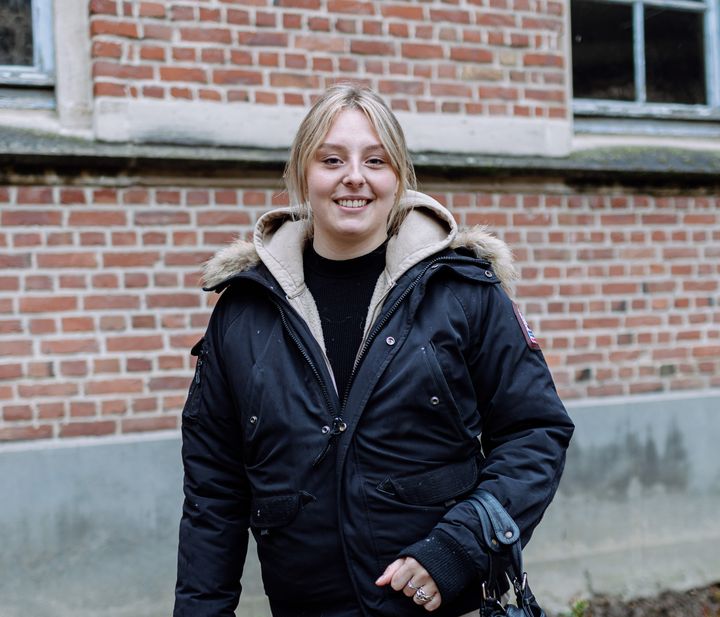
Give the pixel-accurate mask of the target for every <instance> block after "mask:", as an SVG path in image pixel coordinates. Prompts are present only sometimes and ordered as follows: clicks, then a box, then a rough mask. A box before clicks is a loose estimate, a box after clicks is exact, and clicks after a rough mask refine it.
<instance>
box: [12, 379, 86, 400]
mask: <svg viewBox="0 0 720 617" xmlns="http://www.w3.org/2000/svg"><path fill="white" fill-rule="evenodd" d="M77 391H78V387H77V384H74V383H57V382H52V383H44V384H43V383H39V384H20V385H19V386H18V394H19V395H20V396H21V397H22V398H34V397H36V396H55V397H60V396H73V395H75V394H77Z"/></svg>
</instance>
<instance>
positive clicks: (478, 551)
mask: <svg viewBox="0 0 720 617" xmlns="http://www.w3.org/2000/svg"><path fill="white" fill-rule="evenodd" d="M463 305H464V306H465V307H468V306H471V305H470V303H463ZM466 315H467V316H468V322H469V328H470V330H469V331H470V337H471V339H472V340H471V342H470V349H469V354H468V358H467V361H468V366H469V368H470V371H471V374H472V376H473V380H474V387H475V391H476V396H477V399H478V410H479V412H480V414H481V416H482V434H481V443H482V450H483V455H484V462H483V465H482V469H481V472H480V477H479V483H478V486H477V488H478V489H480V490H485V491H488V492H489V493H491V494H492V495H493V496H494V497H495V498H496V499H497V500H498V501H499V502H500V504H501V505H502V506H503V507H504V508H505V510H506V511H507V513H508V514H509V515H510V517H511V518H512V519H513V520H514V521H515V522H516V523H517V526H518V528H519V530H520V538H521V542H522V544H523V546H524V545H525V544H526V543H527V541H528V540H529V539H530V536H531V535H532V532H533V529H534V528H535V527H536V525H537V524H538V523H539V522H540V519H541V518H542V516H543V514H544V512H545V509H546V508H547V507H548V505H549V504H550V502H551V500H552V498H553V496H554V494H555V491H556V489H557V486H558V483H559V481H560V476H561V474H562V470H563V467H564V464H565V451H566V449H567V447H568V444H569V441H570V437H571V436H572V432H573V428H574V427H573V423H572V421H571V420H570V418H569V417H568V415H567V412H566V411H565V407H564V406H563V404H562V402H561V401H560V398H559V397H558V394H557V391H556V389H555V385H554V383H553V380H552V377H551V375H550V371H549V369H548V367H547V365H546V363H545V359H544V357H543V355H542V352H541V351H540V348H539V346H538V345H537V342H536V341H535V338H534V336H533V334H532V331H530V329H529V328H528V327H527V324H526V323H525V322H524V319H523V317H522V316H521V315H520V313H519V311H518V310H517V307H515V306H514V305H513V303H512V302H511V301H510V299H509V298H508V296H507V295H506V294H505V292H504V291H503V290H502V289H501V288H500V287H499V286H493V287H487V288H485V289H484V293H482V302H476V303H475V306H474V307H473V308H471V309H469V310H467V311H466ZM402 554H403V555H409V556H412V557H415V558H416V559H417V560H418V561H419V562H420V563H421V564H422V565H423V566H424V567H425V569H427V570H428V572H429V573H430V575H431V576H432V577H433V580H435V582H436V584H437V585H438V588H439V589H440V593H441V595H442V597H443V602H446V601H451V600H452V599H453V598H454V597H456V596H457V595H458V594H459V593H460V592H461V591H462V590H463V588H464V587H465V586H467V585H468V584H469V583H470V582H471V581H473V580H476V579H477V578H478V577H481V578H484V577H486V576H487V575H488V571H489V568H490V557H489V555H490V549H489V547H488V546H487V544H486V543H485V541H484V540H483V534H482V531H481V525H480V519H479V517H478V515H477V512H476V510H475V507H474V506H473V504H472V503H471V502H470V501H469V500H465V501H462V502H460V503H458V504H457V505H455V506H454V507H453V508H451V509H450V510H449V511H448V512H447V513H446V515H445V516H444V518H443V519H442V520H441V521H440V523H438V525H437V526H436V527H435V528H434V529H433V531H432V532H431V533H430V535H429V536H428V537H427V538H425V539H423V540H421V541H420V542H418V543H416V544H414V545H413V546H411V547H409V548H408V549H407V550H406V551H404V552H403V553H402Z"/></svg>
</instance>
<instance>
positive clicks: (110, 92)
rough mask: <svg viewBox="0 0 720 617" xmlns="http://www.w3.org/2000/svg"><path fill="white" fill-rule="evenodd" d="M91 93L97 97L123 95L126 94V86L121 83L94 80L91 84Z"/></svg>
mask: <svg viewBox="0 0 720 617" xmlns="http://www.w3.org/2000/svg"><path fill="white" fill-rule="evenodd" d="M93 94H94V95H95V96H97V97H100V96H120V97H124V96H126V95H127V90H126V87H125V86H124V85H122V84H108V83H102V82H96V83H95V84H93Z"/></svg>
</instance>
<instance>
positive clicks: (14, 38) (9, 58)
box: [0, 0, 34, 66]
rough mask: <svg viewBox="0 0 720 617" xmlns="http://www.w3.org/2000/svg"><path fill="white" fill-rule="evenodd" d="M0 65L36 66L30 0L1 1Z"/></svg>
mask: <svg viewBox="0 0 720 617" xmlns="http://www.w3.org/2000/svg"><path fill="white" fill-rule="evenodd" d="M0 64H12V65H21V66H32V65H33V64H34V62H33V37H32V2H31V1H30V0H0Z"/></svg>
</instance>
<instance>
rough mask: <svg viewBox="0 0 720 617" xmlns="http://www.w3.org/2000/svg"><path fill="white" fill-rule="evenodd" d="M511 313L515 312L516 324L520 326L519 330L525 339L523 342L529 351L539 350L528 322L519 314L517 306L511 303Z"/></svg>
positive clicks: (538, 344)
mask: <svg viewBox="0 0 720 617" xmlns="http://www.w3.org/2000/svg"><path fill="white" fill-rule="evenodd" d="M513 311H515V317H516V318H517V321H518V324H520V330H521V331H522V333H523V337H524V338H525V342H526V343H527V346H528V347H529V348H530V349H540V343H538V341H537V339H536V338H535V334H533V331H532V329H531V328H530V326H528V322H527V321H525V318H524V317H523V314H522V313H521V312H520V309H519V308H518V305H517V304H515V303H514V302H513Z"/></svg>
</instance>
